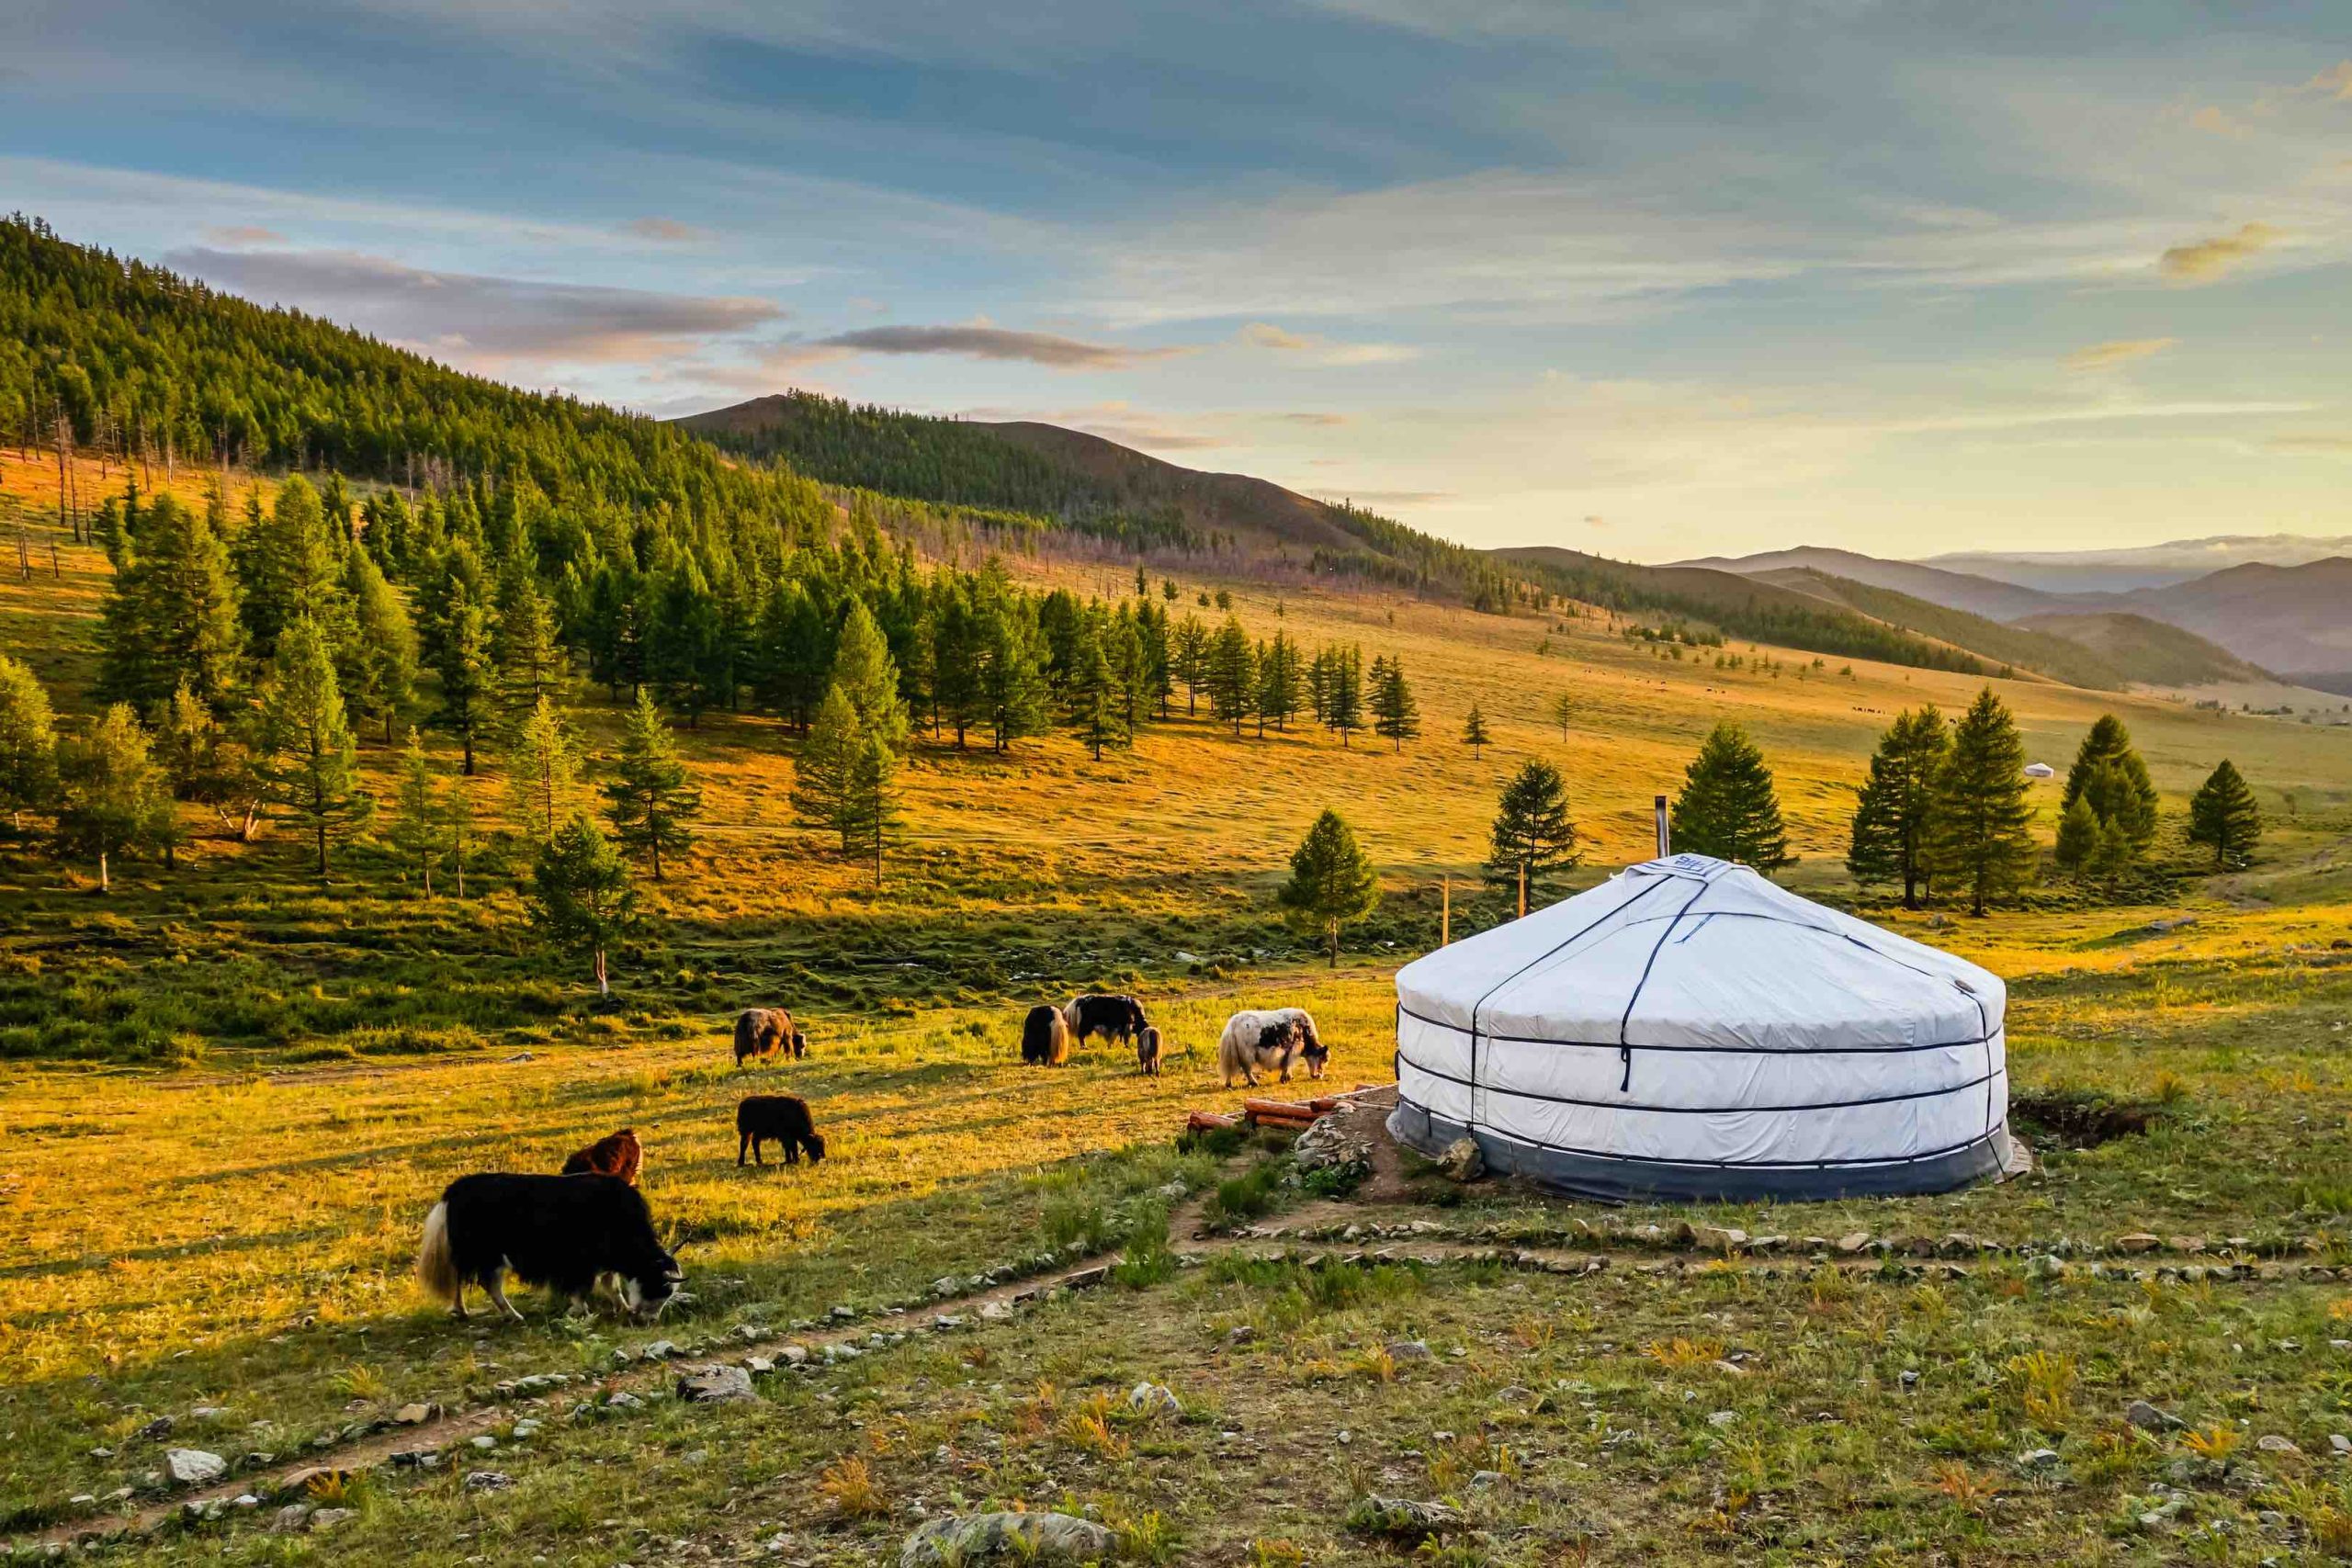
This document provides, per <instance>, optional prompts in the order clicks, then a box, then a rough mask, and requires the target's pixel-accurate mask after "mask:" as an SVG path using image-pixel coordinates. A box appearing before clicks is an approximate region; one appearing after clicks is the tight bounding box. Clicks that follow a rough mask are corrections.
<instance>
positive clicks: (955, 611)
mask: <svg viewBox="0 0 2352 1568" xmlns="http://www.w3.org/2000/svg"><path fill="white" fill-rule="evenodd" d="M924 625H925V627H926V630H927V632H928V634H929V637H930V641H931V700H932V708H933V712H932V727H933V733H936V732H937V729H938V727H939V725H940V724H941V722H942V721H944V722H945V723H946V724H948V725H950V726H952V727H954V728H955V731H956V750H959V751H960V750H964V749H965V746H966V744H967V738H968V737H969V735H970V733H971V731H972V728H974V727H975V726H976V725H978V724H979V723H981V722H982V721H983V720H984V718H985V717H986V716H987V713H988V707H987V703H986V701H985V698H984V694H983V692H982V689H981V688H982V677H981V664H982V658H981V647H980V621H979V616H978V613H977V611H976V610H975V608H974V606H973V603H972V592H971V589H970V587H969V586H968V585H967V584H966V583H964V582H961V581H956V580H955V579H954V578H952V577H949V576H948V575H947V574H945V573H942V574H941V581H940V582H939V583H938V585H937V586H936V587H935V588H934V590H933V593H932V603H931V614H930V615H929V616H928V617H927V618H926V620H925V623H924Z"/></svg>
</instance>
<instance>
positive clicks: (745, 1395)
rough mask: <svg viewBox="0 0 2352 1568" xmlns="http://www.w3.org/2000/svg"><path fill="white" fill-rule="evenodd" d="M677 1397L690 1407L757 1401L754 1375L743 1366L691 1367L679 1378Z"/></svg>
mask: <svg viewBox="0 0 2352 1568" xmlns="http://www.w3.org/2000/svg"><path fill="white" fill-rule="evenodd" d="M678 1397H679V1398H680V1399H682V1400H684V1401H685V1402H686V1403H687V1404H730V1403H737V1404H740V1403H741V1402H742V1401H744V1400H747V1399H757V1398H759V1395H758V1394H757V1393H753V1392H752V1374H751V1373H750V1372H748V1371H744V1370H743V1369H742V1368H741V1367H717V1366H714V1367H692V1368H689V1369H687V1371H686V1372H685V1375H684V1376H683V1377H681V1378H679V1379H678Z"/></svg>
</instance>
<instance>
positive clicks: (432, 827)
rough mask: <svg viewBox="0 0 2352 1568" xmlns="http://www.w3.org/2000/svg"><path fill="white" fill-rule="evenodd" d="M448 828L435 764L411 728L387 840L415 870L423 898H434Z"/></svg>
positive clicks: (393, 792) (394, 790)
mask: <svg viewBox="0 0 2352 1568" xmlns="http://www.w3.org/2000/svg"><path fill="white" fill-rule="evenodd" d="M447 836H448V835H447V828H446V827H445V825H444V821H443V811H442V806H441V794H440V791H439V789H438V788H437V787H436V786H435V784H434V782H433V763H432V761H430V760H429V759H428V758H427V757H426V756H425V754H424V743H423V742H422V741H420V740H419V739H417V736H416V727H415V726H414V725H411V726H409V731H408V749H407V750H404V751H402V752H401V763H400V782H399V783H398V784H396V785H395V786H394V788H393V791H392V821H391V828H390V833H389V834H388V837H389V838H390V840H391V844H392V851H393V852H394V853H395V854H397V855H399V856H400V858H401V860H403V861H405V862H407V863H409V864H411V865H413V866H414V867H416V869H417V873H418V875H419V877H420V879H421V881H422V884H423V887H424V897H427V898H430V897H433V868H434V867H435V866H436V865H438V864H440V863H441V857H442V855H443V854H444V852H446V843H447Z"/></svg>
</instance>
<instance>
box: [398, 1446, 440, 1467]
mask: <svg viewBox="0 0 2352 1568" xmlns="http://www.w3.org/2000/svg"><path fill="white" fill-rule="evenodd" d="M384 1459H385V1461H386V1462H387V1463H389V1464H390V1465H391V1466H392V1467H393V1468H394V1469H395V1470H431V1469H433V1468H434V1467H435V1466H436V1465H438V1464H439V1463H440V1462H441V1455H440V1452H439V1450H435V1449H401V1450H398V1451H397V1452H394V1453H389V1454H386V1455H385V1456H384Z"/></svg>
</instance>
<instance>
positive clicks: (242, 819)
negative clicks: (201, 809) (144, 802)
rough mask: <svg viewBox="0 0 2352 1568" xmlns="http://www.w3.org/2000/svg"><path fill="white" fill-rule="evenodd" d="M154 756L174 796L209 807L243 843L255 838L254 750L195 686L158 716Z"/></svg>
mask: <svg viewBox="0 0 2352 1568" xmlns="http://www.w3.org/2000/svg"><path fill="white" fill-rule="evenodd" d="M155 756H156V761H157V762H158V764H159V765H160V766H161V767H162V768H163V770H164V779H165V781H166V782H167V784H169V787H170V789H171V792H172V797H173V798H174V799H175V800H187V801H194V802H196V803H197V804H198V805H202V806H209V807H211V808H212V811H213V814H214V815H215V816H217V817H219V818H220V825H221V827H223V828H225V829H228V830H229V832H230V833H231V835H232V836H233V837H234V838H235V839H236V840H237V841H238V842H239V843H241V844H242V843H249V842H251V841H252V840H253V836H254V822H255V820H256V819H257V818H259V817H260V815H261V785H260V781H259V780H258V779H257V778H255V777H254V766H253V751H252V749H251V748H250V747H249V746H248V745H247V744H246V743H245V742H244V741H243V739H240V738H239V737H238V736H237V735H236V734H235V733H234V732H233V731H232V730H231V729H229V728H227V727H226V726H224V725H222V724H221V722H220V719H218V718H216V717H215V716H213V713H212V710H211V709H210V708H209V707H208V706H206V705H205V704H204V702H203V700H202V699H201V698H199V697H198V695H197V694H196V693H195V691H194V689H193V688H191V687H188V686H185V685H184V686H182V687H180V688H179V690H177V691H176V692H174V693H173V694H172V700H171V701H170V702H169V703H168V704H166V705H164V709H163V711H162V712H161V713H160V714H159V715H158V716H157V721H156V725H155Z"/></svg>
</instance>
